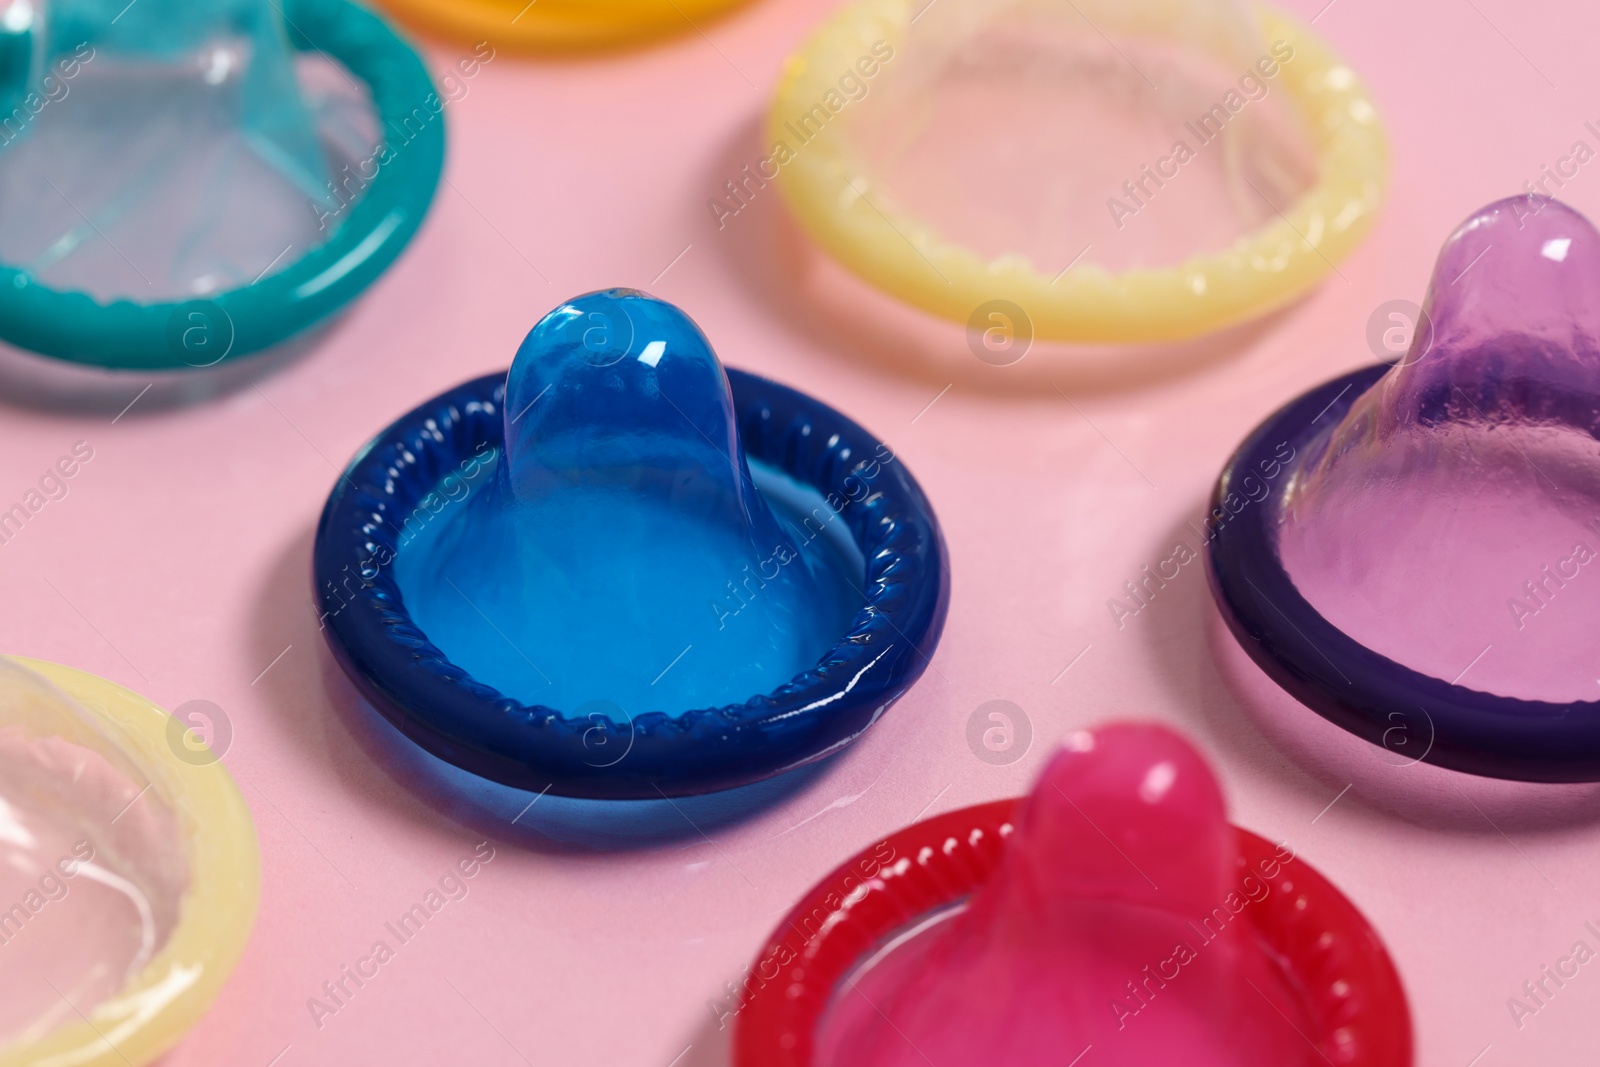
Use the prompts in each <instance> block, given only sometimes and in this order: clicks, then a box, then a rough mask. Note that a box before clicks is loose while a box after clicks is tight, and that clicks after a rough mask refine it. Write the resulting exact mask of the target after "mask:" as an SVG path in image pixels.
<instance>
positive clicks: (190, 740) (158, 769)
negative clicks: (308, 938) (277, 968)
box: [0, 659, 257, 1067]
mask: <svg viewBox="0 0 1600 1067" xmlns="http://www.w3.org/2000/svg"><path fill="white" fill-rule="evenodd" d="M256 881H257V875H256V859H255V839H254V833H253V830H252V829H251V825H250V820H249V815H248V813H247V812H246V810H245V808H244V805H243V802H242V800H241V799H240V798H239V796H238V792H237V790H236V789H234V787H233V784H232V781H231V779H229V778H228V776H227V772H226V771H224V770H223V769H222V767H221V766H220V765H219V764H217V762H216V757H215V756H214V755H212V753H211V752H210V751H209V750H207V748H206V747H205V746H204V744H203V743H201V742H200V741H199V739H198V738H197V737H196V736H195V735H194V734H192V733H189V732H188V731H186V730H185V729H184V728H183V727H182V726H181V725H180V724H178V723H177V722H176V721H175V720H173V719H171V718H170V717H168V716H167V715H166V714H165V713H163V712H161V711H160V710H159V709H156V708H154V707H153V706H151V705H149V704H147V703H145V702H143V701H141V700H140V699H139V698H138V697H135V696H134V695H133V694H131V693H127V692H126V691H124V690H120V689H117V688H116V687H115V686H111V685H109V684H108V683H105V682H103V681H101V680H99V679H97V678H93V677H92V676H89V675H83V674H79V673H78V672H75V671H70V670H67V669H65V668H61V667H55V666H53V665H50V664H41V663H34V662H30V661H21V660H12V659H0V909H3V910H0V1065H3V1067H13V1065H16V1067H21V1065H23V1064H27V1065H39V1064H44V1063H63V1064H65V1063H72V1064H83V1065H85V1067H103V1065H106V1064H111V1063H122V1064H134V1065H140V1064H144V1063H147V1062H149V1061H150V1060H151V1059H153V1058H154V1057H155V1056H157V1055H159V1054H160V1053H161V1052H162V1051H164V1050H165V1049H166V1048H168V1047H170V1046H171V1045H172V1044H173V1043H174V1042H176V1041H177V1040H178V1039H179V1038H180V1037H181V1036H182V1034H183V1033H184V1031H186V1030H187V1029H188V1027H189V1026H191V1025H193V1023H194V1021H195V1020H196V1019H197V1018H198V1016H199V1014H200V1013H201V1012H202V1011H203V1010H204V1009H205V1007H206V1005H207V1004H208V1003H209V1002H210V1000H211V998H212V997H213V996H215V994H216V992H217V990H218V989H219V988H220V986H221V984H222V982H223V980H224V979H225V978H226V976H227V974H228V972H229V971H230V970H231V969H232V966H233V964H234V962H235V960H236V959H237V958H238V954H239V952H240V951H241V950H242V948H243V943H244V940H245V937H246V936H247V934H248V932H249V928H250V923H251V920H252V918H253V916H254V910H255V896H256Z"/></svg>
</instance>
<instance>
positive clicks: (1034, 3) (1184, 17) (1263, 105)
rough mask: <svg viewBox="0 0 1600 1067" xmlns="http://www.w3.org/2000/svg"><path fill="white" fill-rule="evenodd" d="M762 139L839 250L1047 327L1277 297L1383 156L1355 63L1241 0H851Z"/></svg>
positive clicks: (918, 287) (800, 64)
mask: <svg viewBox="0 0 1600 1067" xmlns="http://www.w3.org/2000/svg"><path fill="white" fill-rule="evenodd" d="M767 134H768V138H769V140H770V142H771V153H772V158H771V163H770V165H767V164H765V163H764V164H763V166H762V167H761V171H760V173H761V175H763V176H765V177H767V178H772V177H774V176H775V173H776V175H777V176H778V177H779V180H780V184H781V186H782V188H783V190H784V192H785V194H786V197H787V199H788V201H789V203H790V205H791V206H792V207H793V208H794V210H795V212H796V214H797V216H798V217H799V219H800V221H801V223H802V224H803V225H804V226H805V228H806V229H807V230H808V231H809V232H810V233H811V234H812V235H813V236H814V237H815V238H816V239H817V240H818V241H819V242H820V243H821V244H822V245H823V246H824V247H825V248H826V249H827V250H828V251H830V252H831V253H832V254H833V255H834V256H835V257H836V258H837V259H838V260H839V261H840V262H841V263H842V264H843V265H844V266H846V267H848V268H849V269H850V270H851V271H853V272H855V273H856V274H857V275H858V276H860V277H861V278H863V279H865V280H866V281H868V282H870V283H872V284H873V285H876V286H877V287H879V288H881V289H883V290H885V291H886V292H888V293H890V294H892V295H894V296H896V297H898V298H900V299H901V300H903V301H906V302H907V303H909V304H912V305H914V306H916V307H920V308H922V309H923V310H925V311H928V312H931V313H933V314H935V315H938V316H941V317H943V318H946V319H952V320H955V321H957V322H960V323H967V324H969V325H970V323H971V320H972V316H973V315H974V314H975V313H977V312H980V311H981V309H982V308H983V307H984V305H985V304H986V303H988V302H991V301H996V300H1003V301H1007V302H1009V303H1011V304H1012V305H1013V306H1014V308H1020V310H1021V313H1022V315H1024V316H1026V324H1025V328H1026V331H1027V332H1028V333H1029V336H1030V337H1031V336H1036V337H1038V338H1039V339H1042V340H1049V341H1069V342H1094V343H1102V342H1133V341H1163V342H1164V341H1177V340H1185V339H1189V338H1193V337H1198V336H1201V335H1203V334H1206V333H1209V332H1211V331H1214V330H1217V329H1221V328H1223V327H1226V326H1230V325H1234V324H1237V323H1240V322H1243V321H1246V320H1248V319H1251V318H1255V317H1258V316H1260V315H1263V314H1265V313H1267V312H1268V311H1270V310H1273V309H1274V308H1276V307H1279V306H1282V305H1283V304H1285V303H1287V302H1288V301H1290V300H1292V299H1294V298H1295V297H1296V296H1298V295H1300V294H1301V293H1303V292H1305V291H1306V290H1307V289H1308V288H1310V287H1311V286H1312V285H1314V284H1316V282H1317V281H1319V280H1320V279H1321V278H1322V277H1323V276H1324V275H1325V273H1326V272H1327V271H1328V270H1329V269H1330V265H1331V263H1332V262H1336V261H1337V260H1338V259H1339V258H1341V257H1342V256H1343V255H1345V254H1347V253H1348V252H1349V251H1350V250H1351V249H1352V248H1353V247H1354V245H1355V243H1356V242H1357V241H1358V240H1359V239H1360V237H1361V236H1362V235H1363V234H1364V233H1365V231H1366V229H1367V228H1368V227H1369V226H1370V224H1371V222H1372V220H1373V218H1374V217H1375V212H1376V209H1377V206H1378V203H1379V202H1380V201H1381V198H1382V189H1383V185H1384V180H1385V173H1386V167H1387V162H1386V160H1387V150H1386V148H1385V147H1384V141H1383V136H1382V132H1381V129H1380V128H1379V125H1378V122H1377V116H1376V111H1375V109H1374V108H1373V107H1372V105H1371V103H1370V101H1368V100H1367V99H1366V96H1365V90H1364V89H1363V88H1362V87H1361V85H1360V83H1359V81H1358V80H1357V79H1356V78H1355V76H1354V74H1353V73H1352V72H1351V70H1350V69H1349V68H1348V67H1346V66H1345V65H1343V64H1342V63H1341V62H1339V60H1338V59H1337V58H1336V57H1335V56H1333V54H1332V53H1331V52H1329V51H1328V50H1327V49H1326V47H1325V46H1323V45H1322V44H1321V42H1320V41H1318V40H1317V38H1316V36H1315V35H1314V34H1313V33H1312V32H1311V31H1310V30H1309V29H1308V28H1306V27H1305V26H1303V25H1302V24H1300V23H1298V22H1295V21H1294V20H1292V19H1289V18H1287V17H1285V16H1281V15H1278V14H1275V13H1273V12H1271V11H1269V10H1268V9H1265V8H1258V7H1254V6H1249V5H1246V4H1244V3H1243V2H1241V0H1133V2H1126V3H1123V2H1116V0H1089V2H1073V0H955V2H953V3H952V2H947V0H939V2H938V3H934V4H919V3H910V2H908V0H859V2H858V3H856V4H854V5H852V6H849V7H847V8H845V9H843V10H842V11H841V13H840V14H839V15H838V16H836V18H835V20H834V21H833V22H831V23H830V24H828V25H827V26H826V27H825V28H824V30H823V31H822V32H821V33H820V34H818V36H817V37H816V38H815V39H814V40H813V41H812V42H810V43H809V44H808V45H807V46H806V48H805V49H804V50H802V52H801V53H800V54H799V55H798V56H797V57H796V58H795V60H793V61H792V62H791V63H790V65H789V67H788V68H787V69H786V71H785V76H784V78H783V80H782V81H781V82H780V84H779V87H778V91H777V95H776V97H775V99H774V101H773V105H772V109H771V111H770V112H769V116H768V124H767ZM755 174H756V172H755V171H753V170H752V171H749V172H748V173H747V174H746V176H745V177H744V178H743V179H741V181H742V183H743V185H742V188H740V187H739V186H738V185H736V186H735V187H734V188H732V189H731V190H730V195H735V196H738V197H740V198H741V199H745V198H746V194H748V193H749V192H750V191H751V186H752V179H753V178H754V176H755ZM714 210H715V209H714ZM1010 314H1011V315H1012V317H1013V318H1016V317H1018V315H1017V312H1016V310H1012V311H1011V313H1010ZM980 321H981V320H980ZM980 328H981V327H980ZM1017 329H1018V331H1019V333H1021V332H1023V330H1024V326H1022V325H1018V327H1017Z"/></svg>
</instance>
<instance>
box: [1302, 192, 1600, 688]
mask: <svg viewBox="0 0 1600 1067" xmlns="http://www.w3.org/2000/svg"><path fill="white" fill-rule="evenodd" d="M1597 294H1600V233H1596V231H1595V229H1594V227H1593V226H1592V225H1591V224H1590V223H1589V221H1588V220H1587V219H1585V218H1583V217H1582V216H1581V215H1579V214H1578V213H1576V212H1574V211H1573V210H1571V209H1570V208H1568V207H1566V206H1565V205H1563V204H1560V203H1558V202H1555V201H1550V200H1544V199H1542V198H1532V197H1516V198H1513V199H1510V200H1504V201H1500V202H1499V203H1496V204H1492V205H1490V206H1488V207H1486V208H1484V209H1483V210H1482V211H1480V212H1478V213H1477V214H1475V215H1474V216H1473V217H1472V218H1470V219H1468V220H1467V221H1466V222H1465V223H1464V224H1463V225H1462V226H1461V227H1460V229H1458V230H1457V231H1456V232H1455V233H1454V234H1452V235H1451V237H1450V239H1449V240H1448V241H1447V242H1446V243H1445V245H1444V248H1443V250H1442V251H1441V252H1440V255H1439V260H1438V265H1437V267H1436V268H1435V271H1434V276H1433V280H1432V283H1431V285H1430V287H1429V296H1428V301H1427V304H1426V309H1425V315H1424V318H1423V319H1422V321H1421V323H1420V325H1419V326H1418V328H1417V330H1416V333H1415V336H1414V338H1413V341H1412V344H1411V348H1410V350H1409V352H1408V354H1407V355H1406V357H1405V358H1404V359H1403V360H1402V361H1401V362H1400V363H1399V364H1398V365H1397V366H1395V367H1394V368H1393V369H1392V370H1390V371H1389V372H1388V373H1387V374H1386V375H1384V377H1383V378H1382V379H1380V380H1379V381H1378V382H1377V383H1376V384H1375V385H1373V386H1372V387H1371V388H1370V389H1368V390H1366V392H1365V393H1364V394H1362V395H1360V396H1359V398H1358V399H1355V400H1354V403H1352V404H1350V405H1349V410H1348V412H1346V413H1344V414H1343V417H1342V418H1341V419H1339V420H1337V425H1334V426H1331V427H1329V428H1328V429H1326V430H1325V432H1324V433H1323V434H1322V435H1321V436H1320V437H1318V438H1317V439H1315V440H1313V441H1312V442H1310V443H1309V444H1308V445H1307V446H1306V447H1305V448H1304V450H1303V453H1302V455H1301V457H1300V459H1299V460H1298V462H1299V463H1300V464H1301V467H1300V470H1299V471H1298V473H1296V474H1295V476H1294V477H1293V479H1292V481H1290V482H1289V483H1288V493H1287V495H1286V497H1285V499H1284V501H1283V505H1282V509H1283V510H1282V525H1281V529H1280V531H1279V534H1278V551H1279V554H1280V555H1281V557H1282V560H1283V565H1284V567H1285V568H1286V569H1287V571H1288V573H1289V575H1290V576H1291V577H1292V578H1293V580H1294V582H1295V585H1296V586H1297V587H1298V589H1299V591H1300V592H1301V593H1302V594H1303V595H1304V596H1305V597H1306V599H1307V600H1308V601H1309V602H1310V603H1311V605H1312V606H1313V607H1315V608H1316V609H1317V611H1318V612H1320V613H1321V614H1322V615H1323V617H1324V618H1326V619H1327V620H1328V622H1329V623H1331V624H1333V625H1334V626H1336V627H1338V628H1339V629H1340V630H1342V631H1343V632H1344V633H1345V634H1347V635H1349V636H1350V637H1351V638H1353V639H1354V640H1356V641H1358V642H1359V643H1360V644H1362V645H1364V646H1366V647H1367V648H1370V649H1372V650H1373V651H1376V652H1379V653H1381V654H1383V655H1385V656H1387V657H1389V658H1390V659H1393V660H1395V661H1396V662H1398V663H1401V664H1403V665H1405V666H1406V667H1409V668H1412V669H1413V670H1416V671H1418V672H1421V673H1423V674H1426V675H1429V676H1431V677H1434V678H1439V679H1444V680H1447V681H1452V682H1458V683H1459V684H1460V685H1462V686H1465V687H1466V688H1469V689H1475V690H1478V691H1481V692H1484V693H1493V694H1497V695H1500V696H1506V697H1516V698H1520V699H1524V700H1540V701H1549V702H1555V703H1565V702H1570V701H1592V700H1594V699H1595V697H1596V696H1597V693H1600V691H1597V689H1596V683H1595V671H1594V667H1593V658H1594V657H1593V641H1592V635H1593V634H1594V632H1595V630H1596V628H1597V627H1600V585H1596V586H1595V587H1594V588H1591V587H1590V586H1591V583H1592V582H1595V581H1596V579H1595V577H1594V575H1592V574H1591V573H1590V571H1591V570H1593V569H1594V564H1595V560H1596V552H1597V549H1600V444H1597V438H1600V295H1597ZM1328 421H1329V422H1330V423H1331V422H1333V421H1334V420H1332V419H1329V420H1328Z"/></svg>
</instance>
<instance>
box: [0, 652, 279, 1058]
mask: <svg viewBox="0 0 1600 1067" xmlns="http://www.w3.org/2000/svg"><path fill="white" fill-rule="evenodd" d="M13 659H14V662H16V663H18V664H20V665H21V666H23V667H26V668H27V669H29V670H31V671H34V672H36V673H38V674H40V675H42V676H43V677H44V678H45V679H46V680H48V681H49V682H50V683H51V684H52V685H54V686H55V687H56V688H57V689H60V690H61V691H62V692H63V693H64V694H66V695H67V697H69V698H70V699H72V700H73V701H75V702H76V703H77V704H78V705H79V706H80V707H82V708H83V709H84V710H86V711H88V712H89V713H90V714H91V715H93V716H94V718H95V721H96V722H98V723H99V724H100V725H101V726H102V727H103V728H104V729H105V730H106V731H107V732H108V733H110V734H111V735H113V736H114V737H115V738H116V740H118V741H120V742H121V743H122V744H123V746H124V747H125V749H126V751H127V752H128V753H129V755H131V756H132V757H133V758H134V759H136V760H137V762H138V765H139V767H140V769H141V770H143V771H144V772H145V774H147V775H148V776H149V778H150V780H151V782H152V783H153V787H154V789H155V790H156V791H159V792H160V793H162V794H163V799H164V800H165V801H166V802H167V803H168V804H169V805H170V806H171V808H172V810H173V812H174V813H175V814H176V815H177V816H178V819H179V821H180V825H181V827H182V831H183V833H184V835H185V847H186V850H187V853H188V859H189V887H188V889H187V890H186V891H185V893H184V896H183V904H182V909H183V910H182V915H181V917H180V919H179V920H178V925H177V927H176V928H175V929H174V930H173V931H172V933H171V935H170V936H169V937H168V938H167V942H166V944H165V945H164V946H163V947H162V948H161V950H160V952H158V953H157V954H156V956H155V957H154V958H153V959H151V960H150V962H149V963H148V964H146V965H145V967H144V968H143V970H141V971H140V972H139V974H138V975H137V976H135V978H134V979H133V980H132V981H131V982H129V983H128V985H127V986H126V987H124V988H123V989H122V991H121V992H119V993H117V994H116V995H115V996H113V997H111V998H110V999H108V1000H106V1001H104V1002H103V1003H101V1004H99V1005H98V1006H96V1007H95V1008H94V1009H93V1010H92V1011H90V1012H88V1016H89V1018H88V1021H87V1022H84V1021H81V1020H80V1021H78V1022H76V1023H74V1024H71V1025H67V1026H63V1027H62V1028H60V1029H58V1030H56V1031H54V1032H52V1033H51V1034H49V1035H48V1036H47V1037H45V1038H43V1039H42V1040H39V1041H35V1042H32V1043H30V1044H27V1045H17V1046H13V1047H10V1048H5V1049H0V1067H142V1065H144V1064H148V1063H150V1062H151V1061H153V1060H154V1059H156V1058H157V1057H158V1056H160V1055H161V1054H162V1053H164V1052H166V1051H167V1050H169V1049H170V1048H172V1046H173V1045H175V1044H177V1043H178V1041H179V1040H180V1039H181V1038H182V1037H183V1036H184V1035H185V1034H186V1033H188V1031H189V1030H190V1029H191V1028H192V1027H193V1026H194V1024H195V1023H196V1022H198V1021H199V1020H200V1017H201V1016H202V1015H203V1014H205V1011H206V1009H207V1008H208V1007H210V1005H211V1002H212V1000H213V999H215V997H216V995H217V993H218V991H219V990H220V989H221V988H222V984H223V982H225V981H226V980H227V977H228V974H229V973H230V972H231V971H232V970H233V967H234V965H235V964H236V963H238V962H239V956H240V955H241V954H242V953H243V952H244V946H245V942H246V941H248V940H249V937H250V927H251V926H252V924H253V923H254V921H255V914H256V901H257V899H258V897H259V895H260V884H261V864H260V858H259V854H258V853H257V851H256V833H255V826H254V824H253V823H252V822H251V820H250V811H249V809H248V808H246V807H245V803H244V798H243V797H242V796H240V795H239V790H238V787H237V786H235V785H234V783H233V778H232V777H231V776H230V775H229V774H228V772H227V770H226V768H224V767H223V765H222V764H221V763H220V762H212V763H209V764H207V765H204V766H195V765H194V764H192V763H188V762H185V761H184V760H181V759H179V758H178V756H177V755H176V753H175V752H174V751H173V750H172V748H171V747H169V743H168V736H169V733H168V731H169V724H170V723H172V721H173V719H172V717H171V716H169V715H168V714H167V713H166V712H164V711H162V710H161V709H160V708H158V707H157V706H156V705H154V704H152V703H151V702H150V701H148V700H146V699H145V698H144V697H141V696H139V695H138V694H136V693H132V692H130V691H128V690H126V689H124V688H122V687H121V686H119V685H115V684H113V683H111V682H108V681H106V680H105V679H103V678H99V677H96V676H95V675H92V674H87V673H85V672H83V671H77V670H73V669H72V668H70V667H62V666H58V665H56V664H54V663H44V662H41V661H39V660H31V659H24V658H22V657H20V656H19V657H13ZM193 741H194V738H193V736H192V735H191V736H190V737H189V738H188V739H187V741H186V743H187V744H189V745H190V750H191V753H194V754H200V753H203V751H204V750H203V749H202V748H200V747H199V746H196V745H194V744H193ZM191 758H192V757H191Z"/></svg>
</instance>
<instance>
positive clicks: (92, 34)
mask: <svg viewBox="0 0 1600 1067" xmlns="http://www.w3.org/2000/svg"><path fill="white" fill-rule="evenodd" d="M0 26H3V27H5V28H6V29H9V30H10V33H9V34H7V33H6V32H4V31H0V56H3V57H4V58H0V102H3V103H5V104H6V105H8V106H7V107H6V110H5V111H4V113H0V262H3V263H5V264H7V265H9V266H12V267H15V268H19V269H21V270H22V271H24V272H25V273H26V274H27V275H28V276H29V277H30V278H32V279H33V280H35V281H37V282H39V283H41V284H43V285H44V286H47V287H49V288H51V289H54V290H61V291H69V292H84V293H88V294H90V295H91V296H93V297H95V298H97V299H98V300H101V301H110V300H114V299H117V298H124V299H128V300H131V301H135V302H138V303H151V302H159V301H166V300H181V299H184V298H188V297H196V296H204V295H208V294H214V293H218V292H222V291H226V290H232V289H236V288H240V287H244V286H249V285H251V284H252V283H254V282H256V281H258V280H260V279H261V278H262V277H264V276H268V275H270V274H272V273H274V272H276V271H279V270H282V269H283V268H285V267H287V266H290V265H291V264H293V263H294V262H296V261H297V260H298V259H300V258H301V257H302V256H304V254H305V253H306V252H307V251H308V250H310V249H312V248H314V247H316V246H318V245H320V244H322V243H323V242H324V241H326V240H327V238H328V237H329V236H330V235H331V234H332V233H333V232H334V231H335V230H336V229H337V227H338V225H339V223H340V222H341V221H342V219H343V217H344V215H345V207H346V206H347V202H348V200H349V199H350V198H351V195H352V194H351V192H350V191H349V190H345V189H340V190H337V191H336V189H335V186H334V184H333V176H334V174H335V173H336V172H338V171H339V170H341V169H342V167H344V166H345V165H348V164H351V163H354V162H355V161H357V160H360V159H365V158H367V157H368V156H370V155H371V150H372V147H373V146H374V145H375V144H376V142H377V123H376V119H375V117H374V113H373V110H372V105H371V100H370V97H369V94H368V93H367V91H366V90H365V89H364V88H358V87H357V83H356V82H355V81H354V80H353V79H351V78H350V76H349V75H348V74H347V73H346V72H344V71H343V70H342V69H341V68H339V67H337V66H335V65H334V63H333V61H331V60H328V59H325V58H322V57H321V56H318V55H316V54H315V53H313V54H312V55H313V57H314V58H306V57H299V56H297V53H296V52H295V50H294V49H293V48H292V47H291V45H290V43H289V40H288V36H287V32H286V27H285V23H284V16H283V15H282V13H281V11H280V10H279V8H278V7H277V5H275V4H273V3H271V2H270V0H221V2H218V0H205V2H194V0H138V2H137V3H135V4H127V3H126V0H0Z"/></svg>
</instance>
